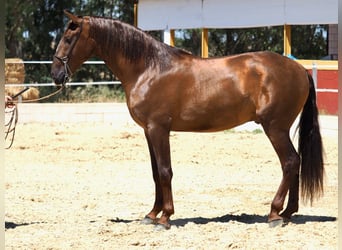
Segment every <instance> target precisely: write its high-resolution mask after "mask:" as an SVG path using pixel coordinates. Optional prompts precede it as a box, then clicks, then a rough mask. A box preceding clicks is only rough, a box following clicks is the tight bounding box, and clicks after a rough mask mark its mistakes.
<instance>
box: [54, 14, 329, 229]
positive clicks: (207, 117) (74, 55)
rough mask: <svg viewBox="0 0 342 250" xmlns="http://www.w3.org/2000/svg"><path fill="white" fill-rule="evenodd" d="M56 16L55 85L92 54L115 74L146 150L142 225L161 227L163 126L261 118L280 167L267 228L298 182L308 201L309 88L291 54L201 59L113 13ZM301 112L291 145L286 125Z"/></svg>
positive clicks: (314, 174) (318, 149) (314, 137)
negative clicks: (149, 191) (148, 196)
mask: <svg viewBox="0 0 342 250" xmlns="http://www.w3.org/2000/svg"><path fill="white" fill-rule="evenodd" d="M65 14H66V15H67V16H68V17H69V19H70V21H69V23H68V26H67V28H66V31H65V33H64V35H63V37H62V38H61V41H60V42H59V45H58V47H57V50H56V54H55V55H54V59H53V64H52V69H51V75H52V78H53V79H54V81H55V83H56V84H65V83H66V82H67V81H68V79H69V76H70V75H71V74H72V73H73V72H74V71H75V70H77V68H79V67H80V66H81V64H82V63H83V62H84V61H86V60H87V59H88V58H89V57H92V56H96V57H99V58H101V59H102V60H104V62H105V63H106V65H107V66H108V67H109V68H110V69H111V71H112V72H113V73H114V74H115V75H116V76H117V77H118V78H119V79H120V80H121V82H122V86H123V89H124V91H125V95H126V100H127V106H128V109H129V112H130V114H131V116H132V118H133V119H134V121H135V122H136V123H137V124H139V125H140V126H141V127H142V128H143V129H144V132H145V136H146V140H147V144H148V148H149V152H150V157H151V164H152V171H153V179H154V182H155V202H154V206H153V208H152V210H151V211H150V212H149V213H148V214H147V215H146V217H145V218H144V219H143V222H144V223H155V224H156V225H158V227H162V228H166V229H168V228H170V216H171V215H172V214H173V213H174V206H173V199H172V191H171V179H172V169H171V159H170V142H169V135H170V131H190V132H214V131H220V130H225V129H230V128H233V127H235V126H237V125H240V124H243V123H245V122H248V121H254V122H256V123H258V124H261V125H262V127H263V129H264V131H265V133H266V135H267V136H268V138H269V139H270V141H271V143H272V145H273V148H274V150H275V151H276V153H277V155H278V157H279V160H280V164H281V168H282V171H283V176H282V180H281V183H280V186H279V189H278V191H277V192H276V194H275V197H274V199H273V201H272V204H271V210H270V213H269V216H268V222H269V223H270V225H271V226H274V225H279V224H281V223H283V221H284V220H289V219H290V217H291V215H292V214H293V213H295V212H297V211H298V200H299V182H300V183H301V194H302V197H303V199H304V200H309V201H311V202H312V201H313V199H314V198H317V197H319V196H320V195H321V194H322V192H323V172H324V169H323V157H322V141H321V135H320V130H319V124H318V111H317V106H316V93H315V87H314V84H313V80H312V77H311V75H310V74H308V72H307V71H306V70H305V69H304V68H303V67H302V66H301V65H299V64H298V63H297V62H295V61H293V60H291V59H288V58H286V57H284V56H282V55H278V54H275V53H271V52H255V53H244V54H241V55H234V56H228V57H221V58H212V59H202V58H198V57H196V56H193V55H191V54H190V53H187V52H185V51H183V50H181V49H177V48H173V47H170V46H168V45H166V44H164V43H161V42H158V41H156V40H155V39H153V38H152V37H151V36H149V35H148V34H146V33H144V32H143V31H141V30H140V29H137V28H135V27H133V26H131V25H129V24H126V23H123V22H120V21H118V20H114V19H109V18H101V17H90V16H84V17H81V16H75V15H73V14H71V13H69V12H67V11H65ZM301 111H302V114H301V117H300V121H299V125H298V126H299V146H298V153H297V152H296V150H295V148H294V146H293V144H292V142H291V139H290V137H289V130H290V127H291V125H292V123H293V122H294V120H295V119H296V117H297V115H298V114H299V113H300V112H301ZM299 177H300V181H299ZM287 194H288V202H287V207H286V208H285V209H284V210H283V205H284V201H285V198H286V196H287ZM160 212H162V213H161V216H160V217H158V214H159V213H160Z"/></svg>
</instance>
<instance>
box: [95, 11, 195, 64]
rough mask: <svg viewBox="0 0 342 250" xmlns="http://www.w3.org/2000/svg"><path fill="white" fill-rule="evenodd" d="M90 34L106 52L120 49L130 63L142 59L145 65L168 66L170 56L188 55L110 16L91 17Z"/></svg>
mask: <svg viewBox="0 0 342 250" xmlns="http://www.w3.org/2000/svg"><path fill="white" fill-rule="evenodd" d="M90 36H91V37H93V38H94V39H96V40H97V41H101V43H102V44H101V46H102V49H103V50H105V51H107V52H106V53H109V51H120V52H121V53H122V55H123V56H124V57H125V58H126V59H127V60H128V61H130V62H131V63H134V62H135V61H139V60H140V59H143V60H145V64H146V66H153V65H154V66H160V67H161V68H165V67H166V68H168V66H169V63H170V59H171V57H173V56H176V57H181V56H184V55H189V53H187V52H186V51H183V50H181V49H177V48H172V47H170V46H168V45H166V44H164V43H161V42H159V41H157V40H155V39H154V38H153V37H152V36H150V35H149V34H147V33H145V32H144V31H142V30H140V29H138V28H136V27H134V26H132V25H129V24H127V23H124V22H121V21H119V20H115V19H111V18H101V17H91V18H90Z"/></svg>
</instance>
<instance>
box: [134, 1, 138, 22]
mask: <svg viewBox="0 0 342 250" xmlns="http://www.w3.org/2000/svg"><path fill="white" fill-rule="evenodd" d="M134 26H135V27H138V1H137V0H135V1H134Z"/></svg>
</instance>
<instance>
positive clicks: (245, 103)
mask: <svg viewBox="0 0 342 250" xmlns="http://www.w3.org/2000/svg"><path fill="white" fill-rule="evenodd" d="M220 104H221V105H220ZM254 118H255V107H254V105H253V104H252V103H251V102H250V101H249V100H244V99H243V100H239V101H238V102H230V103H226V104H225V105H224V104H223V103H219V105H217V104H216V105H215V104H208V106H205V105H204V104H198V105H194V106H190V107H185V108H184V109H182V110H181V111H180V113H179V116H177V117H173V118H172V126H171V130H174V131H191V132H215V131H221V130H226V129H231V128H233V127H236V126H238V125H241V124H243V123H245V122H248V121H252V120H254Z"/></svg>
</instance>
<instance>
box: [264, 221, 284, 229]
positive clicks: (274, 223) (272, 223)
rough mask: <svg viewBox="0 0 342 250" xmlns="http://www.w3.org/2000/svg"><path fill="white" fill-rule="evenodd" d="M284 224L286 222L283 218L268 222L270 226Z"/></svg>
mask: <svg viewBox="0 0 342 250" xmlns="http://www.w3.org/2000/svg"><path fill="white" fill-rule="evenodd" d="M283 224H284V220H283V219H278V220H272V221H270V222H268V225H269V227H270V228H273V227H279V226H282V225H283Z"/></svg>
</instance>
